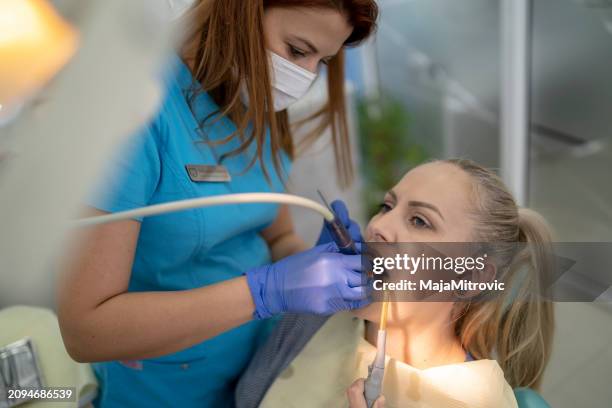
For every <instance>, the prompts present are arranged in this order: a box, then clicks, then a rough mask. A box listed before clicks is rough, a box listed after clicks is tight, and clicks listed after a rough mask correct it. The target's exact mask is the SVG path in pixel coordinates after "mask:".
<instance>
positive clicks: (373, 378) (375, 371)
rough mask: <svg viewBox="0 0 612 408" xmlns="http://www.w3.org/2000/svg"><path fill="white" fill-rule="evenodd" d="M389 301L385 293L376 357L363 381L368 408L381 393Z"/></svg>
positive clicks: (370, 407)
mask: <svg viewBox="0 0 612 408" xmlns="http://www.w3.org/2000/svg"><path fill="white" fill-rule="evenodd" d="M388 309H389V300H388V297H387V293H385V295H384V299H383V304H382V310H381V311H380V327H379V329H378V338H377V339H376V357H374V361H373V362H372V364H370V366H369V367H368V378H366V380H365V386H364V396H365V399H366V403H367V405H368V408H372V407H373V406H374V402H375V401H376V400H377V399H378V397H379V396H380V394H381V391H382V382H383V377H384V375H385V346H386V343H387V312H388Z"/></svg>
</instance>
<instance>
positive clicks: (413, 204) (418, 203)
mask: <svg viewBox="0 0 612 408" xmlns="http://www.w3.org/2000/svg"><path fill="white" fill-rule="evenodd" d="M408 205H409V206H411V207H425V208H429V209H430V210H433V211H435V212H437V213H438V215H439V216H440V218H442V219H444V216H443V215H442V213H441V212H440V210H438V207H436V206H435V205H433V204H429V203H425V202H423V201H408Z"/></svg>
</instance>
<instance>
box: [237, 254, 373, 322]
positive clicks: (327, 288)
mask: <svg viewBox="0 0 612 408" xmlns="http://www.w3.org/2000/svg"><path fill="white" fill-rule="evenodd" d="M246 276H247V282H248V285H249V289H250V290H251V295H252V296H253V301H254V303H255V313H254V317H255V318H257V319H263V318H267V317H270V316H274V315H276V314H279V313H284V312H291V313H310V314H318V315H331V314H334V313H336V312H339V311H341V310H349V309H358V308H362V307H364V306H366V305H367V304H368V303H369V302H370V301H369V300H368V299H367V295H366V293H367V291H366V287H363V286H361V285H362V282H361V256H360V255H342V254H340V253H339V252H338V247H337V246H336V245H335V244H333V243H329V244H324V245H319V246H316V247H314V248H312V249H309V250H308V251H305V252H301V253H299V254H295V255H292V256H289V257H287V258H285V259H282V260H280V261H278V262H276V263H274V264H271V265H264V266H261V267H258V268H255V269H252V270H250V271H248V272H247V273H246Z"/></svg>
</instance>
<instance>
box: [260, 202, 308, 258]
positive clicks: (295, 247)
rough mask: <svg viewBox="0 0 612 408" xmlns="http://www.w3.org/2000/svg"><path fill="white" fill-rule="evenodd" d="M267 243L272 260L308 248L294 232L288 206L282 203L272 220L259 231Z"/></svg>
mask: <svg viewBox="0 0 612 408" xmlns="http://www.w3.org/2000/svg"><path fill="white" fill-rule="evenodd" d="M261 236H262V237H263V238H264V239H265V240H266V242H267V243H268V247H269V248H270V254H271V256H272V260H273V261H278V260H279V259H283V258H285V257H287V256H289V255H293V254H296V253H298V252H302V251H305V250H306V249H308V245H306V243H305V242H304V240H303V239H302V238H301V237H300V236H299V235H297V234H296V233H295V228H294V227H293V221H292V220H291V213H290V212H289V206H287V205H282V206H281V207H280V209H279V210H278V215H277V216H276V219H275V220H274V222H273V223H272V224H271V225H270V226H269V227H268V228H266V229H265V230H263V231H262V232H261Z"/></svg>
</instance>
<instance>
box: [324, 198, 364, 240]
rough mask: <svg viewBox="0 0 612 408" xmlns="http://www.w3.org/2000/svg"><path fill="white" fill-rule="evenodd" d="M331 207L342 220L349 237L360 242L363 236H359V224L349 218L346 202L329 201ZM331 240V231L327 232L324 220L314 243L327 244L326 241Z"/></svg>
mask: <svg viewBox="0 0 612 408" xmlns="http://www.w3.org/2000/svg"><path fill="white" fill-rule="evenodd" d="M331 207H332V209H333V210H334V212H335V213H336V215H337V216H338V218H340V221H342V224H344V226H345V227H346V229H347V230H348V232H349V235H350V236H351V238H353V241H355V242H362V241H363V238H362V236H361V230H360V228H359V224H357V223H356V222H355V221H354V220H352V219H351V218H350V216H349V211H348V209H347V208H346V204H344V201H341V200H336V201H334V202H333V203H331ZM332 241H333V238H332V235H331V232H329V230H328V228H327V223H326V222H324V223H323V228H321V233H320V234H319V239H318V240H317V243H316V245H321V244H327V243H328V242H332Z"/></svg>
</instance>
